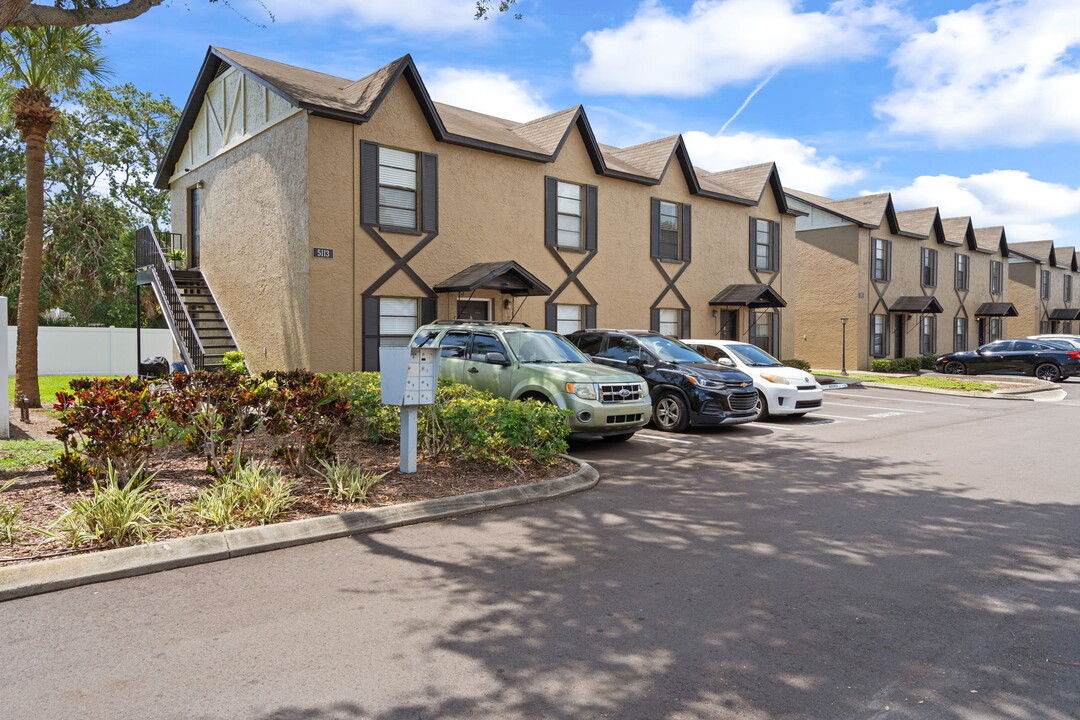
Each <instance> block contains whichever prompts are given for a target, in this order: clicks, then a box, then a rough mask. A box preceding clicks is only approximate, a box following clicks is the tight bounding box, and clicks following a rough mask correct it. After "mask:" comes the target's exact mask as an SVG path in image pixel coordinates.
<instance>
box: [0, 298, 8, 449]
mask: <svg viewBox="0 0 1080 720" xmlns="http://www.w3.org/2000/svg"><path fill="white" fill-rule="evenodd" d="M0 318H4V324H7V298H6V297H4V296H3V295H0ZM7 346H8V334H7V333H6V332H0V358H6V357H7V356H8V349H7ZM8 374H9V373H8V364H7V361H4V362H0V391H3V393H4V396H3V398H0V440H6V439H7V438H8V432H9V431H8V422H9V419H8V396H7V392H8Z"/></svg>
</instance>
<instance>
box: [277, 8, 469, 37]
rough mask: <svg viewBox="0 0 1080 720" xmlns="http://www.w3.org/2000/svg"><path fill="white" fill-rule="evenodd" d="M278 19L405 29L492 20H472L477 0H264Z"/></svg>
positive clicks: (462, 27)
mask: <svg viewBox="0 0 1080 720" xmlns="http://www.w3.org/2000/svg"><path fill="white" fill-rule="evenodd" d="M262 2H263V3H265V5H266V8H267V9H269V10H270V12H272V13H273V14H274V18H275V20H276V21H277V22H281V23H292V22H323V21H328V20H343V21H345V22H349V23H351V24H353V25H384V26H390V27H394V28H397V29H398V30H402V31H420V32H429V31H438V32H448V31H468V30H479V29H480V28H482V27H484V26H485V25H490V23H485V22H478V21H476V20H474V19H473V15H474V14H475V12H476V3H475V2H474V0H408V1H407V2H402V1H401V0H317V1H316V2H298V1H297V0H262Z"/></svg>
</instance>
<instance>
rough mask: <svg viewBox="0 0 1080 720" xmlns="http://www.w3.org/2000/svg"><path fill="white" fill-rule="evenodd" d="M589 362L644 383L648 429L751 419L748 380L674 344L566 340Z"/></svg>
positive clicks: (609, 333) (591, 333) (611, 336)
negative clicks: (650, 404)
mask: <svg viewBox="0 0 1080 720" xmlns="http://www.w3.org/2000/svg"><path fill="white" fill-rule="evenodd" d="M567 339H568V340H569V341H570V342H572V343H574V344H575V345H577V347H578V349H579V350H581V351H582V352H583V353H585V354H586V355H589V356H590V357H591V359H592V361H593V362H595V363H600V364H603V365H609V366H611V367H613V368H619V369H620V370H629V371H631V372H635V373H637V374H638V375H641V376H642V377H644V378H645V380H646V381H647V382H648V383H649V394H651V395H652V399H653V418H652V421H653V424H654V425H656V426H657V427H658V428H660V429H661V430H670V431H672V432H680V431H682V430H685V429H686V428H687V427H689V426H690V425H735V424H738V423H744V422H750V421H751V420H753V419H754V418H755V417H757V404H758V394H757V391H756V390H755V389H754V381H753V379H752V378H751V377H750V376H749V375H747V374H745V373H741V372H739V371H737V370H728V369H725V368H724V367H723V366H721V365H717V364H715V363H713V362H711V361H710V360H709V359H708V358H707V357H705V356H704V355H702V354H701V353H698V352H697V351H695V350H692V349H691V348H689V347H687V346H686V345H683V344H682V343H681V342H679V341H678V340H675V339H673V338H669V337H667V336H665V335H661V334H660V333H656V332H648V331H645V330H579V331H578V332H575V333H572V334H570V335H567Z"/></svg>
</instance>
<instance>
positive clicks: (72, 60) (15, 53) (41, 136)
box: [0, 27, 108, 407]
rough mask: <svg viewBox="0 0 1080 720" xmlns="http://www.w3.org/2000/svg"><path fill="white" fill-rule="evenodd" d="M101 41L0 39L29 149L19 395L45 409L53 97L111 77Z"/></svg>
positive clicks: (73, 35) (80, 32) (18, 35)
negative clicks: (41, 345)
mask: <svg viewBox="0 0 1080 720" xmlns="http://www.w3.org/2000/svg"><path fill="white" fill-rule="evenodd" d="M100 45H101V38H99V37H98V35H97V33H95V32H94V31H93V30H92V29H91V28H89V27H75V28H69V27H42V28H38V29H35V30H29V29H27V28H10V29H8V30H7V31H6V32H5V33H4V34H3V35H0V86H4V87H7V88H10V90H8V91H7V92H5V93H4V96H3V97H0V101H2V102H3V106H5V107H9V108H10V112H11V117H12V119H13V120H14V122H15V127H16V129H17V130H18V131H19V132H20V133H21V134H22V138H23V141H24V142H25V143H26V237H25V239H24V240H23V255H22V269H21V274H20V279H19V309H18V320H17V323H18V328H19V339H18V343H17V344H16V348H15V393H16V396H17V397H21V396H23V395H25V396H26V397H28V398H29V399H30V405H31V406H32V407H41V396H40V392H39V390H38V373H37V369H38V357H37V354H38V353H37V341H38V316H39V314H40V312H41V308H40V302H41V249H42V242H43V240H44V228H45V140H46V138H47V137H48V136H49V131H50V130H52V126H53V123H54V122H55V121H56V116H57V113H58V112H59V110H57V108H56V107H55V106H54V105H53V98H52V96H53V95H56V94H58V93H63V92H64V91H67V90H74V89H75V88H77V87H78V86H79V85H81V84H82V83H83V81H85V80H88V79H91V78H93V79H98V78H103V77H104V76H105V75H106V74H108V71H107V70H106V67H105V59H104V58H103V57H101V55H99V54H98V48H99V46H100Z"/></svg>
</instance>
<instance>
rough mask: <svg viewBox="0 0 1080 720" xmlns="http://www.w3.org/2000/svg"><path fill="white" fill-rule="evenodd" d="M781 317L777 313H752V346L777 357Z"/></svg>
mask: <svg viewBox="0 0 1080 720" xmlns="http://www.w3.org/2000/svg"><path fill="white" fill-rule="evenodd" d="M779 317H780V316H779V315H777V314H776V313H775V312H754V311H751V312H750V344H751V345H757V346H758V347H759V348H761V349H762V350H764V351H765V352H767V353H769V354H770V355H776V354H777V353H778V352H779V351H778V349H777V346H776V335H777V332H776V331H777V324H778V320H779Z"/></svg>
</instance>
